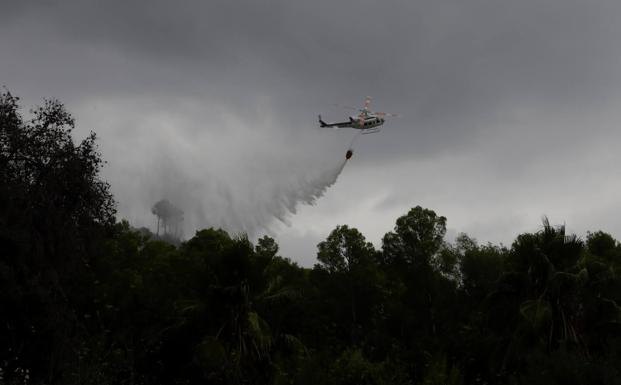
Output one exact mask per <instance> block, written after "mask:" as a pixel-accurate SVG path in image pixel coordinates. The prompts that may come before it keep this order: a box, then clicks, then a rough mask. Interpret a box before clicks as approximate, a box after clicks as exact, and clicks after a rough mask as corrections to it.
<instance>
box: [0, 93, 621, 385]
mask: <svg viewBox="0 0 621 385" xmlns="http://www.w3.org/2000/svg"><path fill="white" fill-rule="evenodd" d="M17 102H18V100H17V99H16V98H15V97H13V96H12V95H10V94H9V93H8V92H5V93H4V94H2V95H1V97H0V124H1V126H0V128H1V131H0V146H1V147H0V173H1V174H0V177H1V178H2V179H1V181H0V194H1V195H0V198H1V199H0V242H1V243H0V244H1V245H2V249H1V253H0V314H2V322H1V323H0V370H1V371H0V384H3V383H6V384H17V383H19V384H24V383H26V384H27V383H33V384H124V383H127V384H203V383H209V384H429V385H431V384H539V383H541V384H555V383H557V384H574V383H575V384H617V383H619V382H620V380H619V378H620V374H621V373H619V372H620V369H619V368H621V308H620V307H619V305H618V304H619V303H620V301H621V246H620V245H619V243H618V242H617V241H616V240H615V239H614V238H612V237H611V236H610V235H609V234H606V233H604V232H601V231H598V232H594V233H589V235H588V236H587V239H586V240H584V241H583V240H581V239H578V238H577V237H575V236H571V235H568V234H566V233H565V229H564V227H554V226H551V225H550V224H549V223H548V221H547V220H545V221H544V224H543V226H542V229H541V230H540V231H538V232H536V233H529V234H522V235H519V236H518V237H517V239H516V240H515V242H514V243H513V244H512V246H511V247H510V248H506V247H503V246H495V245H490V244H488V245H479V244H478V243H477V242H476V241H475V240H474V239H471V238H469V237H468V236H466V235H463V234H462V235H460V236H459V237H458V238H457V240H456V241H455V242H454V243H453V244H448V243H446V242H445V241H444V235H445V233H446V218H444V217H442V216H438V215H437V214H436V213H435V212H433V211H432V210H428V209H423V208H421V207H415V208H413V209H412V210H410V211H409V212H408V213H407V214H406V215H404V216H402V217H400V218H398V219H397V221H396V224H395V228H394V230H393V231H391V232H389V233H387V234H386V235H385V237H384V238H383V243H382V247H381V250H376V249H375V247H374V246H373V245H372V244H371V243H369V242H367V241H366V240H365V238H364V236H363V235H362V234H361V233H360V232H359V231H358V230H356V229H355V228H351V227H348V226H337V227H336V228H335V229H334V231H333V232H332V233H331V234H330V235H329V236H328V237H327V239H326V240H325V241H323V242H321V243H320V244H319V245H318V253H317V261H318V263H317V264H316V265H315V266H314V267H313V268H311V269H308V268H302V267H299V266H297V265H296V264H295V263H293V262H292V261H290V260H289V259H287V258H283V257H281V256H279V255H278V245H277V244H276V242H275V241H274V240H273V239H272V238H269V237H263V238H261V239H259V240H258V242H257V245H256V246H254V245H253V244H252V243H251V242H250V241H249V240H248V239H247V238H245V237H231V236H230V235H229V234H228V233H226V232H225V231H223V230H218V229H205V230H201V231H198V232H197V233H196V234H195V236H194V237H193V238H191V239H190V240H188V241H186V242H183V243H181V244H179V245H173V244H171V243H169V242H165V241H163V240H160V239H157V238H156V237H153V235H152V234H151V233H150V232H149V231H146V230H144V229H143V230H135V229H133V228H131V226H130V225H129V223H127V222H124V221H123V222H120V223H114V205H113V200H112V197H111V195H110V193H109V188H108V185H107V184H106V183H105V182H102V181H101V180H100V179H99V177H98V172H99V170H100V167H101V164H102V161H101V158H100V156H99V154H98V153H97V151H96V148H95V136H94V135H93V134H91V135H90V136H89V137H87V139H86V140H84V141H83V142H82V143H81V144H79V145H75V144H74V143H73V140H72V138H71V129H72V128H73V120H72V118H71V117H70V116H69V114H67V113H66V112H65V110H64V108H63V107H62V105H60V104H59V103H58V102H55V101H50V102H46V104H45V105H44V106H43V107H42V108H39V109H36V110H34V111H33V118H32V119H31V120H29V121H24V120H23V118H22V117H21V115H20V114H19V111H18V105H17Z"/></svg>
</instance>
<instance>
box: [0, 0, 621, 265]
mask: <svg viewBox="0 0 621 385" xmlns="http://www.w3.org/2000/svg"><path fill="white" fill-rule="evenodd" d="M1 2H2V11H1V12H0V84H3V85H5V86H6V87H7V88H8V89H9V90H10V91H11V92H12V93H13V94H16V95H17V96H20V97H21V98H22V103H23V105H24V107H26V110H27V109H28V108H30V107H31V106H32V105H34V104H38V103H41V101H42V98H44V97H47V98H51V97H53V98H58V99H60V100H61V101H62V102H64V103H65V105H66V106H67V108H68V110H69V111H71V112H72V113H73V115H74V116H75V118H76V121H77V129H76V139H81V138H83V137H84V136H85V135H86V134H87V133H88V131H90V130H93V131H95V132H96V133H97V134H98V136H99V143H100V150H101V152H102V155H103V157H104V158H105V159H106V160H107V161H108V164H107V165H106V168H105V170H104V172H103V176H104V178H105V179H107V180H108V181H109V182H110V183H111V185H112V189H113V192H114V194H115V197H116V199H117V202H118V209H119V215H120V216H121V217H124V218H128V219H129V220H130V222H131V223H132V224H134V225H135V226H148V227H151V228H154V226H155V218H154V217H153V215H152V214H151V212H150V208H151V206H152V205H153V204H154V203H155V202H156V201H157V200H159V199H161V198H168V199H169V200H171V201H172V202H173V203H174V204H176V205H177V206H179V207H181V208H182V209H183V210H184V211H185V213H186V221H185V225H184V226H185V232H186V235H187V236H191V235H192V234H193V232H194V230H195V229H196V228H200V227H208V226H222V227H224V228H226V229H228V230H230V231H233V232H239V231H248V232H250V233H251V234H253V236H257V235H261V234H263V233H267V234H270V235H272V236H274V237H275V238H276V239H277V240H278V242H279V243H280V245H281V253H282V254H283V255H285V256H290V257H292V258H293V259H294V260H296V261H298V262H300V263H302V264H303V265H311V264H312V263H313V262H314V258H315V250H316V244H317V243H318V242H320V241H321V240H323V239H325V237H326V236H327V235H328V233H329V232H330V231H331V230H332V229H333V228H334V227H335V226H336V225H338V224H348V225H351V226H354V227H357V228H358V229H360V230H361V231H362V233H363V234H364V235H365V236H367V238H368V239H369V240H370V241H372V242H374V243H375V244H376V245H378V246H379V245H380V239H381V237H382V236H383V234H384V233H386V232H387V231H390V230H391V229H392V228H393V226H394V222H395V220H396V218H397V217H398V216H400V215H403V214H405V213H406V212H407V211H408V210H409V209H410V208H411V207H414V206H416V205H421V206H423V207H427V208H431V209H433V210H435V211H436V212H437V213H438V214H440V215H444V216H446V217H447V218H448V228H449V236H450V237H454V235H455V234H457V233H459V232H466V233H468V234H470V235H471V236H474V237H475V238H477V239H478V240H479V241H481V242H487V241H491V242H495V243H496V242H504V243H505V244H508V243H510V242H511V241H512V240H513V239H514V237H515V236H516V235H517V234H519V233H520V232H524V231H535V230H537V229H538V228H539V226H540V224H541V217H542V216H543V215H548V216H549V217H550V220H551V222H552V223H554V224H563V223H565V224H566V225H567V227H568V229H569V230H570V231H573V232H576V233H577V234H578V235H580V236H584V235H585V233H586V231H587V230H598V229H602V230H605V231H608V232H610V233H612V234H613V235H614V236H615V237H617V238H621V216H620V214H621V202H620V200H619V191H620V187H621V171H619V170H618V168H619V167H618V166H619V164H621V152H620V151H618V147H619V145H618V143H619V141H620V139H621V130H619V129H618V123H619V122H620V121H621V108H619V106H618V104H619V101H621V72H620V71H621V44H619V41H621V23H619V20H620V18H621V2H620V1H618V0H588V1H587V0H582V1H576V0H520V1H516V0H506V1H505V0H422V1H420V0H419V1H416V0H407V1H406V0H401V1H397V0H382V1H369V0H361V1H353V0H350V1H328V0H320V1H304V2H301V1H291V0H281V1H271V0H270V1H256V0H242V1H231V0H226V1H225V0H222V1H217V0H212V1H189V0H188V1H176V2H172V1H161V0H151V1H148V2H147V1H144V2H128V1H110V0H108V1H84V0H80V1H78V0H75V1H43V0H41V1H23V0H2V1H1ZM366 95H371V96H373V103H372V108H373V109H376V110H379V111H388V112H395V113H400V114H401V115H402V117H400V118H395V119H391V120H389V121H388V122H387V123H386V125H385V126H384V128H383V129H382V131H381V132H380V133H378V134H373V135H365V136H362V137H359V138H357V139H356V143H355V148H354V156H353V158H352V159H351V160H350V161H349V162H348V164H347V165H346V166H345V168H344V169H343V171H342V173H341V174H340V176H339V178H338V180H337V181H336V183H335V184H333V185H332V186H330V187H329V188H328V189H327V190H326V191H325V193H324V196H322V197H320V198H319V199H317V200H316V202H315V204H314V205H308V204H305V203H303V201H305V200H308V199H309V196H311V197H312V196H313V195H317V194H318V193H319V192H320V191H317V190H312V189H313V188H318V185H321V183H324V182H325V183H324V184H330V182H331V181H330V178H331V173H332V172H333V171H334V170H335V169H336V170H338V167H339V165H340V164H341V161H342V159H343V157H344V155H345V151H346V150H347V148H348V145H349V143H350V141H351V140H352V136H353V132H351V131H348V130H340V131H322V130H319V129H317V128H316V126H317V122H316V118H317V117H316V115H317V114H318V113H322V115H323V116H324V118H326V119H329V120H338V119H341V118H346V116H347V114H348V113H351V111H347V110H340V109H338V108H336V107H334V104H335V103H340V104H345V105H354V106H357V105H361V104H362V103H363V100H364V97H365V96H366ZM309 189H310V190H309ZM311 190H312V191H311ZM309 194H310V195H309ZM291 209H295V213H291V212H290V210H291Z"/></svg>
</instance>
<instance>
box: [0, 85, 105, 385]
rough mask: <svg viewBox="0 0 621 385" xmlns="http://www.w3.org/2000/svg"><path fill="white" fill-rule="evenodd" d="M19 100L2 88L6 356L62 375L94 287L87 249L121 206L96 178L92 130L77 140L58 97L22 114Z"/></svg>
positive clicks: (36, 373) (0, 353)
mask: <svg viewBox="0 0 621 385" xmlns="http://www.w3.org/2000/svg"><path fill="white" fill-rule="evenodd" d="M18 101H19V99H18V98H17V97H14V96H13V95H11V93H9V92H8V91H4V92H2V93H0V242H1V243H2V247H1V248H0V270H2V275H3V279H0V292H8V293H12V294H11V296H10V297H9V298H5V299H6V300H5V301H2V303H0V307H1V308H0V313H2V314H3V324H4V325H5V326H6V327H3V328H0V346H3V348H2V349H0V361H2V362H6V363H7V365H8V368H9V369H10V368H17V367H21V368H30V369H31V370H32V373H33V377H35V378H34V379H33V381H35V382H38V381H42V380H43V378H45V381H46V382H55V381H56V380H57V379H58V378H59V377H60V376H62V374H63V369H65V368H66V366H67V365H69V364H68V362H69V359H68V358H69V357H71V354H72V351H73V349H72V342H74V341H73V340H72V337H74V336H75V333H74V331H75V330H76V328H77V324H78V322H79V321H78V318H77V317H78V313H79V311H78V308H79V306H80V303H81V301H82V300H83V299H85V297H87V296H88V294H87V293H88V292H89V290H90V288H91V285H92V283H89V282H88V281H85V279H86V277H88V276H89V269H90V267H89V264H88V260H89V255H92V254H93V253H96V252H97V250H98V249H99V247H98V245H99V243H98V242H99V240H100V239H101V237H102V236H103V235H104V234H105V233H106V231H107V229H109V228H110V226H111V225H112V224H113V223H114V221H115V213H116V212H115V204H114V200H113V198H112V195H111V193H110V191H109V190H110V187H109V185H108V184H107V183H106V182H105V181H103V180H101V179H100V177H99V171H100V170H101V167H102V165H103V160H102V159H101V156H100V154H99V153H98V151H97V146H96V137H95V134H94V133H92V132H91V133H90V134H89V135H88V136H87V137H86V139H84V140H83V141H82V142H81V143H79V144H77V145H76V144H75V143H74V142H73V138H72V130H73V128H74V120H73V118H72V116H71V115H70V114H69V113H68V112H67V111H66V110H65V108H64V106H63V105H62V104H61V103H60V102H58V101H56V100H46V101H45V103H44V105H43V106H42V107H37V108H35V109H34V110H33V111H32V115H33V116H32V118H31V119H30V120H24V119H23V118H22V116H21V114H20V112H19V105H18ZM76 288H77V289H76ZM44 374H45V377H42V376H43V375H44Z"/></svg>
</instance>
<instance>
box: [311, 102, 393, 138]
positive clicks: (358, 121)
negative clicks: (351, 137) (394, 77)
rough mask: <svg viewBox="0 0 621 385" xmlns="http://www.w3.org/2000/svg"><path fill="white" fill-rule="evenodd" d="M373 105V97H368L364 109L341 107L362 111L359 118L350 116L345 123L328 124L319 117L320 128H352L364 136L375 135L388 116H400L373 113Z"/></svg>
mask: <svg viewBox="0 0 621 385" xmlns="http://www.w3.org/2000/svg"><path fill="white" fill-rule="evenodd" d="M370 104H371V97H370V96H367V97H366V98H365V100H364V107H363V108H361V109H358V108H356V107H349V106H341V107H344V108H349V109H354V110H358V111H360V113H359V114H358V115H357V116H350V117H349V121H345V122H335V123H326V122H324V121H323V119H322V118H321V115H319V126H320V127H334V128H344V127H351V128H354V129H357V130H362V133H363V134H373V133H375V132H378V131H379V130H380V128H379V127H380V126H381V125H383V124H384V122H385V119H384V117H386V116H399V115H396V114H389V113H386V112H373V111H371V110H369V105H370Z"/></svg>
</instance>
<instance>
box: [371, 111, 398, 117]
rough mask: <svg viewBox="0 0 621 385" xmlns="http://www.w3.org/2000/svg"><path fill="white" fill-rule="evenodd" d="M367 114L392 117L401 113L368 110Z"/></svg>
mask: <svg viewBox="0 0 621 385" xmlns="http://www.w3.org/2000/svg"><path fill="white" fill-rule="evenodd" d="M369 114H371V115H376V116H391V117H394V118H398V117H401V115H399V114H391V113H389V112H373V111H371V112H369Z"/></svg>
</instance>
